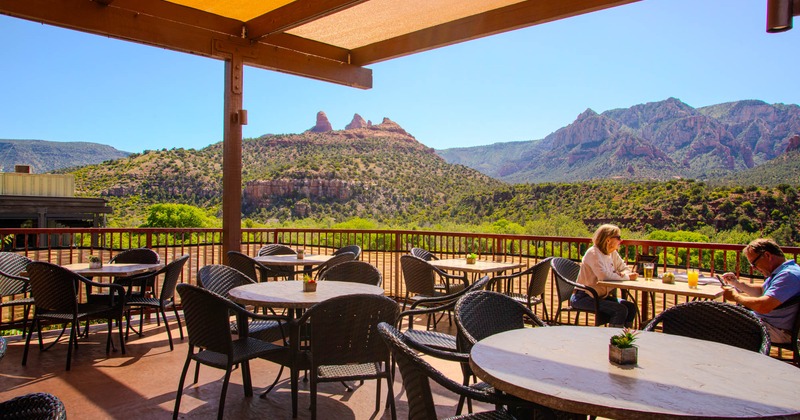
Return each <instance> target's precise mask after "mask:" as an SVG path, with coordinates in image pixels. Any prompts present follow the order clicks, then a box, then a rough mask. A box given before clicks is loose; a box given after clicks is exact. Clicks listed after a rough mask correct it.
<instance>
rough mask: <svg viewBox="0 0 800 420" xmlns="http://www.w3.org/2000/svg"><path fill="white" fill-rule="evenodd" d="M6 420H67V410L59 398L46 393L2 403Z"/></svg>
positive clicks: (1, 411) (1, 409)
mask: <svg viewBox="0 0 800 420" xmlns="http://www.w3.org/2000/svg"><path fill="white" fill-rule="evenodd" d="M0 413H3V418H6V419H38V420H66V418H67V409H66V407H64V403H63V402H61V400H60V399H58V397H56V396H55V395H52V394H47V393H44V392H36V393H32V394H26V395H21V396H19V397H15V398H12V399H10V400H8V401H3V402H0Z"/></svg>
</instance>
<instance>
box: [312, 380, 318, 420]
mask: <svg viewBox="0 0 800 420" xmlns="http://www.w3.org/2000/svg"><path fill="white" fill-rule="evenodd" d="M311 420H317V375H315V374H313V373H312V374H311Z"/></svg>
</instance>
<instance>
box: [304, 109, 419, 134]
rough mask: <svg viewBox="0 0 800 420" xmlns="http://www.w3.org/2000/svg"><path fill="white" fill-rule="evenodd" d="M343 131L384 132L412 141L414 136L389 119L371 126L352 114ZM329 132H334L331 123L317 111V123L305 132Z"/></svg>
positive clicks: (360, 117) (366, 121)
mask: <svg viewBox="0 0 800 420" xmlns="http://www.w3.org/2000/svg"><path fill="white" fill-rule="evenodd" d="M344 129H345V130H361V129H366V130H380V131H384V132H391V133H397V134H401V135H403V136H408V137H411V138H412V139H413V138H414V136H412V135H411V134H408V132H407V131H406V130H404V129H403V127H401V126H400V124H398V123H396V122H394V121H392V120H390V119H389V118H386V117H384V118H383V121H382V122H381V123H380V124H378V125H373V124H372V121H368V120H364V118H363V117H362V116H361V115H358V114H354V115H353V119H352V120H351V121H350V124H347V125H346V126H345V128H344ZM331 131H334V130H333V126H332V125H331V122H330V121H329V120H328V116H327V115H325V112H324V111H319V112H317V123H316V124H315V125H314V127H311V128H310V129H308V131H307V132H311V133H327V132H331Z"/></svg>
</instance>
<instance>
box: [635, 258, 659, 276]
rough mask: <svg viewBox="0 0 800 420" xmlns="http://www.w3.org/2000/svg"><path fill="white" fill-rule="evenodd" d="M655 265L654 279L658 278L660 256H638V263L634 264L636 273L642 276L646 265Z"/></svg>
mask: <svg viewBox="0 0 800 420" xmlns="http://www.w3.org/2000/svg"><path fill="white" fill-rule="evenodd" d="M646 262H648V263H653V277H656V276H658V255H649V254H636V261H635V262H634V266H635V267H636V272H637V273H638V274H639V275H640V276H643V275H644V263H646Z"/></svg>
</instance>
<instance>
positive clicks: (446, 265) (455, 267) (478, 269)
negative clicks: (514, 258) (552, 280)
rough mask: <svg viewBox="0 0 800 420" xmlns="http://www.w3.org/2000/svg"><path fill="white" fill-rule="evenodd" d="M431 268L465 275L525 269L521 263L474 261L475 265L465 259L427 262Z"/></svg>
mask: <svg viewBox="0 0 800 420" xmlns="http://www.w3.org/2000/svg"><path fill="white" fill-rule="evenodd" d="M428 262H429V263H430V264H431V265H432V266H434V267H436V268H439V269H441V270H452V271H463V272H466V273H481V274H484V273H497V272H500V271H506V270H513V269H516V268H522V267H525V264H523V263H515V262H495V261H482V260H478V261H475V264H467V259H466V258H450V259H445V260H431V261H428Z"/></svg>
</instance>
